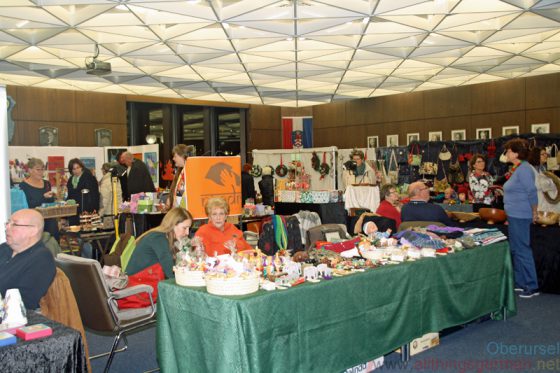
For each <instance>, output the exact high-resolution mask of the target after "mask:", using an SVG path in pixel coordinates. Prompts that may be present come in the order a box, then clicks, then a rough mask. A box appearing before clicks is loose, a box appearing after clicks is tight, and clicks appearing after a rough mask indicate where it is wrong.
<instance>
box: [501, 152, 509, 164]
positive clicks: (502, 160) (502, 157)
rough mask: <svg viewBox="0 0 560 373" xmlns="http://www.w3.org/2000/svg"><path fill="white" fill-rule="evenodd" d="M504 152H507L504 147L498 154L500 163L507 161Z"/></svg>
mask: <svg viewBox="0 0 560 373" xmlns="http://www.w3.org/2000/svg"><path fill="white" fill-rule="evenodd" d="M506 152H507V149H504V151H503V152H502V154H500V162H501V163H508V159H507V157H506Z"/></svg>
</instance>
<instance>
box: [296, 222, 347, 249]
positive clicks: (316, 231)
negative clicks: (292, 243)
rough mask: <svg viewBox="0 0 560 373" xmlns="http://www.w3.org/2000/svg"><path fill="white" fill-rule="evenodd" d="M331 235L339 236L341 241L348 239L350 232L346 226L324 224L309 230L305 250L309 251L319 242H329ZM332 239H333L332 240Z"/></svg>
mask: <svg viewBox="0 0 560 373" xmlns="http://www.w3.org/2000/svg"><path fill="white" fill-rule="evenodd" d="M329 233H333V234H335V235H338V237H336V238H339V239H347V238H348V231H347V230H346V226H345V225H344V224H322V225H318V226H316V227H313V228H309V229H308V230H307V240H306V245H305V249H306V250H308V249H309V248H311V247H312V246H313V245H315V242H317V241H329V240H330V239H329V238H330V237H328V236H329ZM331 239H332V238H331Z"/></svg>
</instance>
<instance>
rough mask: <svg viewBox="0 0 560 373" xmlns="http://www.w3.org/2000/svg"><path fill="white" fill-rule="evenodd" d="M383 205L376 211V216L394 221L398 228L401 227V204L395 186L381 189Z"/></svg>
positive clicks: (390, 185) (391, 185)
mask: <svg viewBox="0 0 560 373" xmlns="http://www.w3.org/2000/svg"><path fill="white" fill-rule="evenodd" d="M381 198H382V200H381V203H380V204H379V206H378V207H377V210H376V211H375V213H376V214H378V215H381V216H384V217H386V218H389V219H393V220H394V221H395V224H396V228H397V229H399V226H400V225H401V203H400V197H399V193H397V187H396V185H394V184H386V185H383V187H382V188H381Z"/></svg>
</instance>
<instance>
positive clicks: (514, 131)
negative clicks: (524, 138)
mask: <svg viewBox="0 0 560 373" xmlns="http://www.w3.org/2000/svg"><path fill="white" fill-rule="evenodd" d="M510 135H519V126H508V127H502V136H510Z"/></svg>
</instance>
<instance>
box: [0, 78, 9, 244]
mask: <svg viewBox="0 0 560 373" xmlns="http://www.w3.org/2000/svg"><path fill="white" fill-rule="evenodd" d="M8 162H9V158H8V96H7V94H6V86H5V85H0V164H2V165H4V166H2V167H0V205H1V207H0V224H1V227H0V242H6V230H5V229H4V223H5V222H7V221H8V219H9V218H10V211H11V201H10V167H9V163H8ZM1 201H5V203H2V202H1Z"/></svg>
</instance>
